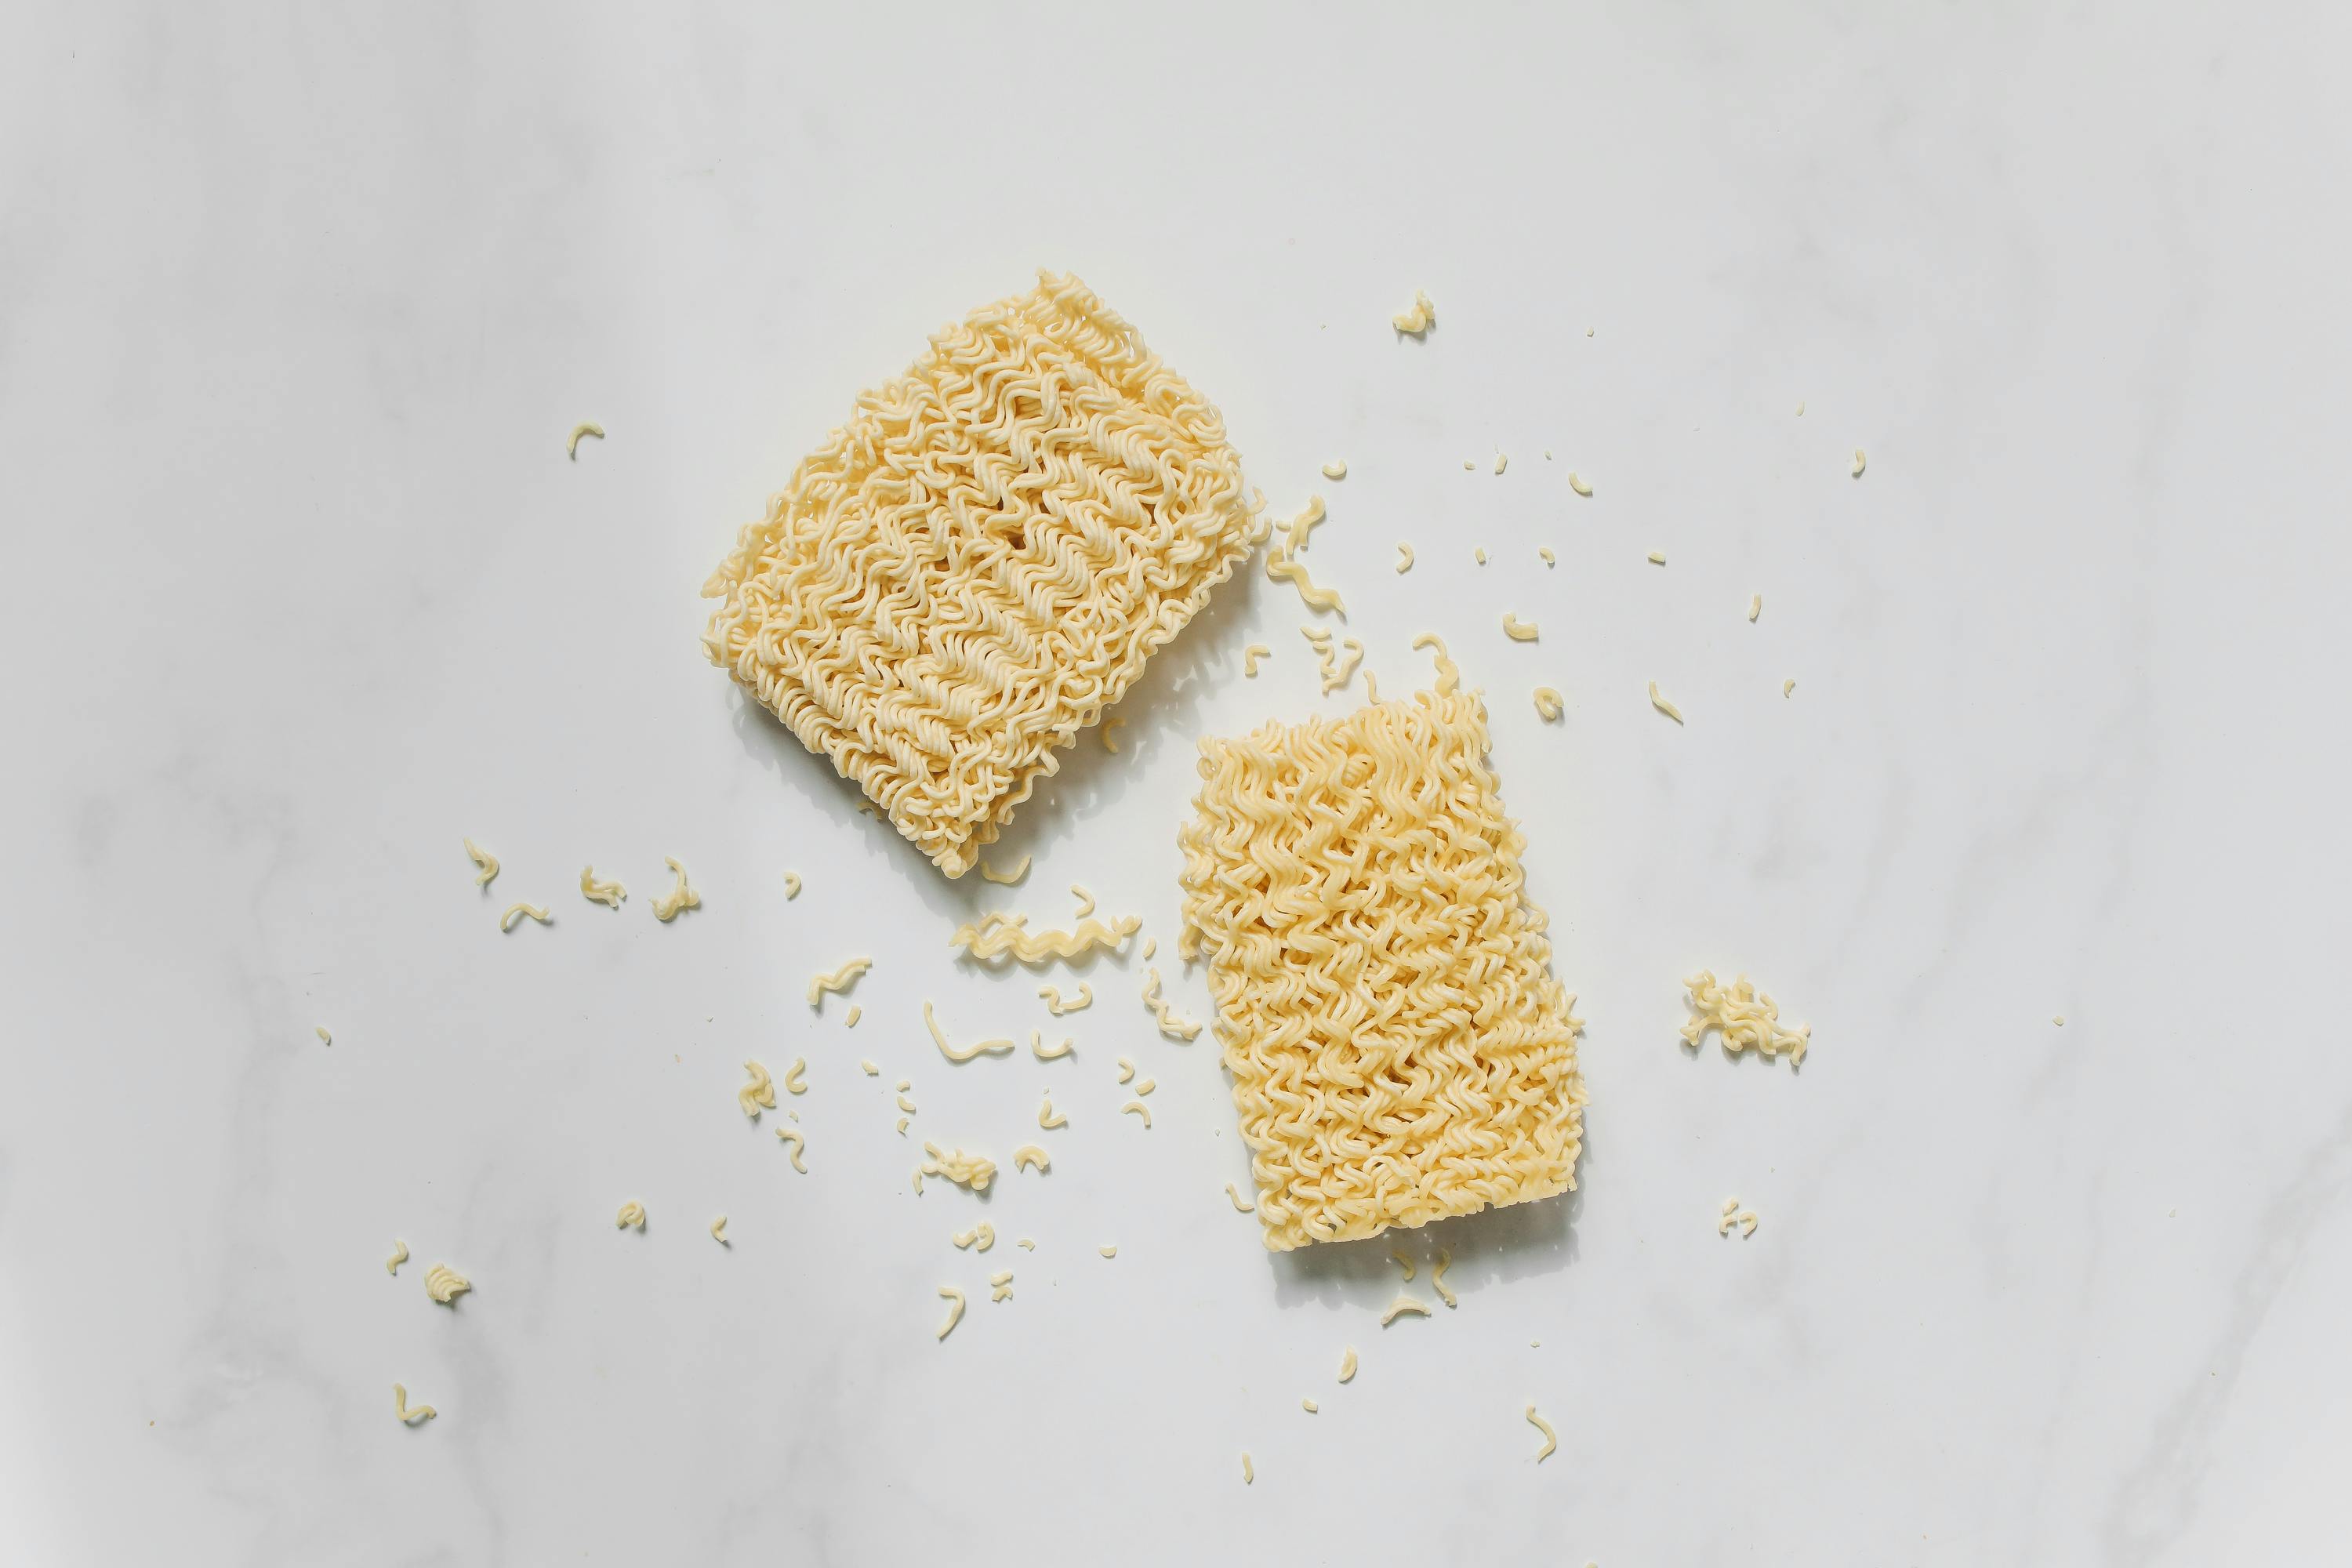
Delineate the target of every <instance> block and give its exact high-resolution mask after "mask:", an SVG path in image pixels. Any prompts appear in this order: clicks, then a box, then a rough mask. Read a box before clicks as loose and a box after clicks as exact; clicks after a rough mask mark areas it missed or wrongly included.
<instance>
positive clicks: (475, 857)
mask: <svg viewBox="0 0 2352 1568" xmlns="http://www.w3.org/2000/svg"><path fill="white" fill-rule="evenodd" d="M464 843H465V846H466V858H467V859H468V860H471V861H472V862H473V863H474V869H475V872H476V875H475V878H474V886H476V887H477V888H487V887H488V886H489V885H490V879H491V878H493V877H495V876H497V875H498V874H499V858H498V857H497V856H495V855H493V854H491V853H490V852H489V851H488V850H487V849H485V848H483V847H481V846H480V845H478V844H477V843H475V842H474V841H473V840H472V839H470V838H468V839H466V840H464Z"/></svg>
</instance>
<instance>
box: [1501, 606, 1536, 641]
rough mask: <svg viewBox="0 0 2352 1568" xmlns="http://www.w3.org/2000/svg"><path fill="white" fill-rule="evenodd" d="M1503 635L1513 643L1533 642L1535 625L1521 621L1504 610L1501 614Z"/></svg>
mask: <svg viewBox="0 0 2352 1568" xmlns="http://www.w3.org/2000/svg"><path fill="white" fill-rule="evenodd" d="M1503 635H1504V636H1505V637H1508V638H1510V639H1511V640H1512V641H1513V642H1533V641H1535V640H1536V624H1535V623H1534V622H1533V621H1523V620H1521V619H1519V617H1518V616H1515V615H1513V614H1511V612H1510V611H1508V610H1506V611H1504V612H1503Z"/></svg>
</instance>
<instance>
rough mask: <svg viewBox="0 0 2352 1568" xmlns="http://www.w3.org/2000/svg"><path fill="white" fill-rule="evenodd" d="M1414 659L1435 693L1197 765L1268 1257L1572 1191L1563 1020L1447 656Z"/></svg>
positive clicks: (1230, 1057)
mask: <svg viewBox="0 0 2352 1568" xmlns="http://www.w3.org/2000/svg"><path fill="white" fill-rule="evenodd" d="M1415 646H1416V647H1423V646H1433V647H1436V649H1437V651H1438V655H1439V668H1440V671H1441V677H1440V682H1439V688H1440V689H1439V690H1438V691H1436V692H1430V691H1425V690H1424V691H1419V692H1415V693H1413V694H1412V697H1411V698H1409V699H1406V700H1396V701H1391V702H1386V703H1382V704H1381V705H1379V706H1377V707H1370V708H1365V709H1361V710H1358V711H1357V712H1356V713H1354V714H1351V715H1349V716H1348V717H1347V718H1344V719H1339V720H1325V719H1313V720H1308V721H1304V722H1302V723H1299V724H1297V725H1282V724H1269V725H1266V726H1264V727H1262V728H1261V729H1259V730H1258V731H1255V732H1254V733H1252V734H1250V735H1248V736H1246V737H1244V738H1242V739H1239V740H1211V741H1208V742H1203V744H1202V757H1201V763H1200V775H1201V779H1202V788H1201V791H1200V794H1199V795H1198V796H1197V798H1196V799H1195V801H1194V816H1193V819H1192V821H1190V822H1188V823H1187V824H1186V825H1185V826H1184V827H1183V829H1182V831H1181V834H1180V837H1179V841H1180V845H1181V848H1182V851H1183V855H1184V862H1185V863H1184V870H1183V874H1182V879H1181V881H1182V888H1183V892H1184V908H1183V917H1184V921H1185V925H1186V929H1187V930H1188V931H1191V932H1192V933H1193V936H1194V941H1195V943H1196V945H1197V947H1198V949H1199V951H1200V952H1201V954H1202V955H1203V956H1205V957H1206V958H1207V960H1208V962H1209V965H1210V973H1209V984H1210V990H1211V992H1212V994H1213V996H1214V1000H1215V1015H1214V1018H1215V1025H1216V1035H1217V1038H1218V1040H1219V1042H1220V1044H1221V1045H1222V1047H1223V1059H1224V1065H1225V1067H1226V1069H1227V1071H1228V1072H1229V1073H1230V1074H1231V1075H1232V1079H1233V1093H1234V1109H1235V1111H1236V1113H1237V1115H1238V1118H1239V1121H1240V1124H1241V1131H1242V1133H1243V1136H1244V1141H1245V1142H1247V1143H1248V1145H1249V1147H1250V1151H1251V1153H1252V1156H1253V1158H1252V1168H1253V1173H1254V1175H1255V1181H1256V1185H1257V1188H1258V1191H1259V1197H1258V1201H1257V1212H1258V1215H1259V1216H1260V1220H1261V1222H1262V1224H1263V1226H1264V1235H1263V1237H1262V1239H1264V1241H1265V1244H1266V1246H1267V1247H1269V1248H1271V1249H1273V1250H1276V1251H1287V1250H1290V1249H1292V1248H1294V1247H1303V1246H1306V1245H1308V1244H1310V1243H1313V1242H1318V1241H1334V1240H1350V1239H1355V1238H1357V1237H1367V1236H1373V1235H1377V1234H1379V1233H1381V1232H1382V1231H1385V1230H1388V1229H1391V1228H1392V1227H1393V1228H1414V1227H1418V1226H1423V1225H1427V1224H1429V1223H1430V1222H1431V1221H1433V1220H1436V1219H1440V1218H1443V1217H1445V1216H1447V1215H1454V1214H1467V1213H1474V1212H1476V1211H1477V1210H1480V1209H1484V1208H1488V1207H1499V1206H1503V1205H1509V1204H1515V1203H1524V1202H1531V1201H1534V1200H1536V1199H1538V1198H1544V1197H1549V1196H1551V1195H1553V1194H1558V1193H1563V1192H1567V1191H1570V1189H1571V1188H1572V1186H1573V1184H1574V1180H1575V1170H1576V1161H1577V1156H1578V1153H1579V1152H1580V1148H1581V1135H1582V1106H1583V1104H1584V1100H1585V1094H1584V1087H1583V1081H1582V1079H1581V1076H1580V1073H1579V1071H1578V1067H1577V1053H1576V1034H1577V1030H1578V1028H1579V1026H1580V1024H1579V1020H1577V1019H1576V1018H1575V1016H1574V1014H1573V1012H1572V1003H1573V998H1571V997H1570V996H1569V995H1568V994H1567V993H1566V991H1565V990H1564V988H1562V987H1561V986H1560V985H1559V982H1558V981H1557V980H1556V979H1555V978H1554V977H1553V976H1552V974H1551V973H1550V947H1549V942H1548V941H1547V940H1546V939H1545V936H1544V931H1545V919H1544V916H1543V913H1542V911H1541V910H1537V909H1535V908H1534V907H1533V906H1532V905H1531V904H1529V903H1528V901H1527V900H1526V898H1525V893H1524V874H1523V872H1522V869H1521V866H1520V855H1521V853H1522V851H1523V849H1524V847H1525V839H1524V838H1523V837H1521V835H1520V833H1519V832H1518V830H1517V827H1516V826H1515V825H1514V824H1513V823H1512V822H1511V820H1510V818H1509V817H1508V816H1507V815H1506V813H1505V812H1504V810H1503V803H1502V801H1501V799H1500V796H1499V792H1498V790H1497V788H1496V784H1495V781H1494V776H1493V774H1492V773H1491V772H1489V771H1488V769H1487V767H1486V751H1487V738H1486V716H1485V709H1484V705H1483V703H1482V702H1481V700H1480V699H1479V697H1478V696H1477V695H1476V694H1475V692H1465V691H1460V690H1457V689H1454V682H1455V679H1456V678H1457V677H1458V675H1459V671H1458V670H1456V669H1454V668H1453V660H1452V659H1451V658H1448V657H1446V656H1445V654H1444V645H1443V644H1442V643H1441V642H1439V641H1438V640H1437V639H1435V638H1433V637H1428V636H1427V635H1426V634H1424V636H1423V638H1420V639H1417V640H1416V645H1415ZM1467 905H1475V906H1476V912H1475V915H1473V914H1471V913H1470V912H1469V910H1468V909H1467V908H1466V907H1465V906H1467ZM1407 1107H1409V1108H1410V1109H1409V1110H1408V1109H1405V1108H1407Z"/></svg>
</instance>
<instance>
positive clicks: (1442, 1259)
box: [1429, 1247, 1462, 1307]
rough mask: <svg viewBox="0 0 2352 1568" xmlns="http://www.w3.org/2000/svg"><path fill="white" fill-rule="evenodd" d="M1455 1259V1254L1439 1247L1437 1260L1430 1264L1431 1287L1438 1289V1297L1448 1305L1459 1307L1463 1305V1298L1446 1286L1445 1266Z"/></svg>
mask: <svg viewBox="0 0 2352 1568" xmlns="http://www.w3.org/2000/svg"><path fill="white" fill-rule="evenodd" d="M1453 1261H1454V1254H1452V1253H1450V1252H1448V1251H1446V1250H1445V1248H1444V1247H1439V1248H1438V1249H1437V1261H1436V1262H1434V1263H1433V1264H1431V1265H1430V1266H1429V1288H1430V1289H1433V1290H1434V1291H1436V1292H1437V1295H1438V1299H1439V1300H1442V1301H1444V1303H1445V1304H1446V1305H1447V1306H1449V1307H1458V1306H1460V1305H1462V1302H1461V1299H1460V1298H1458V1297H1456V1296H1455V1295H1454V1292H1453V1291H1451V1290H1448V1289H1446V1288H1445V1268H1446V1265H1447V1264H1450V1263H1452V1262H1453Z"/></svg>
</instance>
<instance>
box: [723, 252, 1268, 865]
mask: <svg viewBox="0 0 2352 1568" xmlns="http://www.w3.org/2000/svg"><path fill="white" fill-rule="evenodd" d="M1263 532H1264V530H1263V527H1262V525H1261V524H1260V523H1259V521H1258V520H1257V518H1256V515H1255V509H1254V507H1253V505H1252V502H1251V501H1250V500H1249V499H1248V496H1247V493H1246V492H1245V491H1244V488H1243V484H1242V475H1241V462H1240V459H1239V458H1237V457H1236V456H1235V455H1234V451H1233V448H1232V447H1230V446H1228V445H1227V443H1226V440H1225V430H1224V424H1223V419H1222V418H1221V417H1220V416H1219V415H1218V414H1217V411H1216V409H1215V408H1214V407H1213V406H1212V405H1210V403H1209V402H1208V400H1207V399H1206V398H1204V397H1202V395H1201V394H1200V393H1198V392H1197V391H1195V390H1194V389H1193V388H1192V386H1191V385H1189V384H1187V383H1186V382H1185V381H1184V380H1183V378H1182V377H1181V376H1179V375H1177V374H1175V373H1174V372H1173V371H1171V370H1170V369H1169V368H1168V367H1167V366H1166V365H1164V364H1162V363H1160V360H1159V359H1158V358H1157V357H1155V356H1154V355H1153V354H1152V353H1150V351H1149V350H1148V349H1147V348H1146V347H1145V346H1144V344H1143V342H1142V340H1141V339H1140V338H1139V336H1138V335H1137V334H1136V332H1135V330H1134V329H1133V328H1132V327H1130V326H1129V324H1128V323H1127V322H1126V321H1123V320H1121V319H1120V318H1119V317H1118V315H1117V314H1116V313H1115V312H1113V311H1112V310H1110V309H1109V308H1108V306H1106V305H1105V304H1104V303H1103V302H1102V301H1101V300H1099V299H1097V297H1096V296H1095V295H1094V293H1093V292H1092V291H1091V290H1089V289H1087V287H1086V285H1085V284H1083V283H1081V282H1079V281H1078V280H1077V279H1075V278H1068V277H1062V276H1057V275H1055V274H1053V273H1050V272H1041V273H1040V274H1039V275H1038V286H1037V287H1036V289H1034V290H1032V291H1031V292H1029V293H1027V294H1023V295H1017V296H1014V297H1013V298H1011V299H1006V300H999V301H997V302H996V303H994V304H992V305H988V306H985V307H983V308H982V309H981V310H976V311H974V312H972V314H971V316H969V317H967V318H966V319H965V320H964V321H962V322H961V324H960V325H957V326H954V327H950V328H949V329H947V330H945V331H941V332H940V334H939V335H938V336H936V337H934V338H933V339H932V340H931V342H930V346H929V349H928V350H927V351H926V352H925V353H924V354H923V356H922V357H921V358H920V359H919V360H917V361H916V363H915V364H914V365H913V367H912V368H911V369H910V370H908V373H907V374H905V375H902V376H900V377H899V378H898V379H897V380H895V381H892V382H890V383H888V384H886V385H884V386H882V387H881V388H879V389H878V390H876V391H870V392H867V393H865V394H862V395H860V396H859V397H858V399H857V404H856V409H855V411H854V412H853V413H852V415H851V417H850V420H849V422H848V423H847V424H846V425H845V426H842V427H841V428H839V429H837V430H835V432H834V433H833V435H832V437H830V438H829V439H828V440H827V442H826V443H825V445H824V447H823V448H821V449H820V450H818V451H817V452H815V453H814V454H813V455H811V456H810V457H808V458H805V459H803V461H802V463H801V465H800V467H799V468H797V469H795V470H794V472H793V477H792V479H790V480H789V481H788V482H787V483H786V485H785V487H784V489H783V491H782V494H780V495H779V496H777V497H776V498H775V500H773V502H772V504H771V506H770V509H769V512H768V515H767V516H766V517H765V518H764V519H762V520H761V521H758V522H754V523H751V524H750V525H749V526H747V527H746V528H745V529H744V530H743V531H742V535H741V538H740V540H739V541H738V542H737V545H736V548H735V550H734V552H732V553H731V554H730V555H729V557H728V558H727V560H726V561H725V562H724V563H721V564H720V566H719V569H718V571H716V572H715V573H713V574H711V577H710V580H709V583H708V584H705V586H704V589H703V591H704V593H705V594H706V595H709V596H711V597H713V598H716V599H718V600H719V608H718V609H717V610H716V611H715V612H713V614H712V616H711V617H710V624H709V630H708V631H707V633H706V634H705V637H704V639H703V640H704V647H705V648H706V649H707V650H708V652H709V656H710V658H711V661H712V662H713V663H715V664H718V665H719V666H720V667H721V668H725V669H727V670H728V671H729V672H730V674H732V675H733V676H734V678H735V679H737V680H739V681H740V682H741V683H742V684H744V685H745V686H747V687H749V688H751V689H752V690H753V691H754V692H756V693H757V694H758V696H759V699H760V700H761V702H762V703H763V704H765V705H766V707H767V708H768V709H769V710H771V711H772V712H773V713H774V714H775V715H776V716H777V717H778V718H779V719H781V720H782V721H783V722H784V724H785V725H786V726H787V727H788V728H790V729H791V730H792V731H793V733H794V734H795V735H797V736H799V737H800V739H801V742H802V743H803V744H804V745H806V746H807V747H808V748H809V749H810V750H811V751H813V752H819V753H821V754H823V755H824V756H825V757H828V758H829V759H831V761H832V762H833V764H834V766H835V768H836V769H838V770H839V771H840V773H841V774H842V776H843V777H845V778H847V779H850V780H852V781H854V782H855V783H856V784H857V785H858V786H859V787H860V788H862V789H863V790H864V791H865V792H866V795H867V796H868V798H870V799H871V800H872V801H873V802H874V804H875V805H877V807H878V808H880V810H881V811H882V813H883V814H884V815H885V816H887V817H888V818H889V820H890V822H891V824H892V825H893V826H896V827H897V828H898V831H899V832H900V833H901V834H902V835H904V836H905V837H907V838H908V840H910V841H911V842H913V843H914V844H915V845H916V846H917V847H919V848H920V849H921V850H922V851H923V853H924V854H926V855H928V856H929V857H930V858H931V859H932V860H933V861H934V862H936V863H937V864H938V866H939V867H940V869H941V870H943V871H945V872H946V873H947V874H948V875H949V876H950V877H958V876H961V875H962V874H963V873H964V871H966V870H967V869H969V868H971V865H972V863H973V861H974V859H975V858H976V857H977V854H978V852H979V849H980V848H981V847H982V846H983V845H986V844H989V843H991V842H992V841H993V840H994V839H995V837H996V836H997V834H998V832H999V831H1000V829H1001V828H1002V827H1003V825H1004V824H1005V823H1006V822H1007V821H1008V820H1010V818H1011V816H1012V815H1013V809H1014V808H1015V807H1016V806H1017V805H1020V804H1021V802H1022V801H1024V800H1025V799H1027V798H1028V795H1029V794H1030V791H1031V790H1032V789H1033V788H1034V786H1035V784H1036V780H1037V777H1038V775H1040V774H1041V773H1042V774H1048V775H1050V774H1051V773H1054V772H1055V770H1056V769H1057V768H1058V767H1059V765H1060V759H1059V757H1058V755H1057V752H1059V750H1060V749H1061V748H1063V747H1066V746H1067V745H1069V744H1070V743H1071V742H1072V741H1073V740H1075V739H1076V735H1077V733H1078V731H1080V730H1082V729H1084V728H1086V727H1087V725H1090V724H1092V723H1094V722H1095V721H1097V719H1099V718H1100V717H1101V715H1102V713H1103V711H1104V710H1106V709H1107V708H1108V707H1109V705H1110V704H1111V703H1113V702H1115V701H1117V700H1118V697H1119V695H1120V694H1121V693H1122V692H1123V691H1125V690H1126V689H1128V687H1129V685H1130V684H1131V683H1132V682H1133V681H1134V679H1136V677H1137V675H1138V674H1139V672H1140V670H1141V669H1142V668H1143V664H1144V661H1145V659H1146V658H1149V657H1150V655H1151V653H1152V652H1153V650H1154V649H1156V648H1158V647H1160V645H1162V644H1163V643H1165V642H1167V641H1168V640H1169V639H1170V638H1171V637H1174V636H1175V635H1176V634H1177V632H1178V631H1180V630H1181V628H1182V627H1183V626H1184V625H1185V623H1186V622H1188V621H1190V620H1191V619H1192V616H1193V615H1194V614H1195V613H1197V612H1198V611H1199V610H1200V608H1201V606H1202V604H1204V603H1205V602H1206V600H1207V598H1208V595H1209V593H1210V591H1211V590H1212V589H1213V587H1214V586H1215V585H1216V584H1219V583H1221V582H1223V580H1224V579H1225V578H1226V577H1227V576H1228V575H1230V574H1232V572H1233V570H1234V566H1235V564H1236V563H1239V561H1240V560H1241V558H1242V556H1243V555H1244V554H1245V553H1246V552H1248V551H1249V549H1250V548H1251V546H1253V545H1254V544H1255V542H1257V541H1258V539H1259V538H1261V537H1263Z"/></svg>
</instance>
